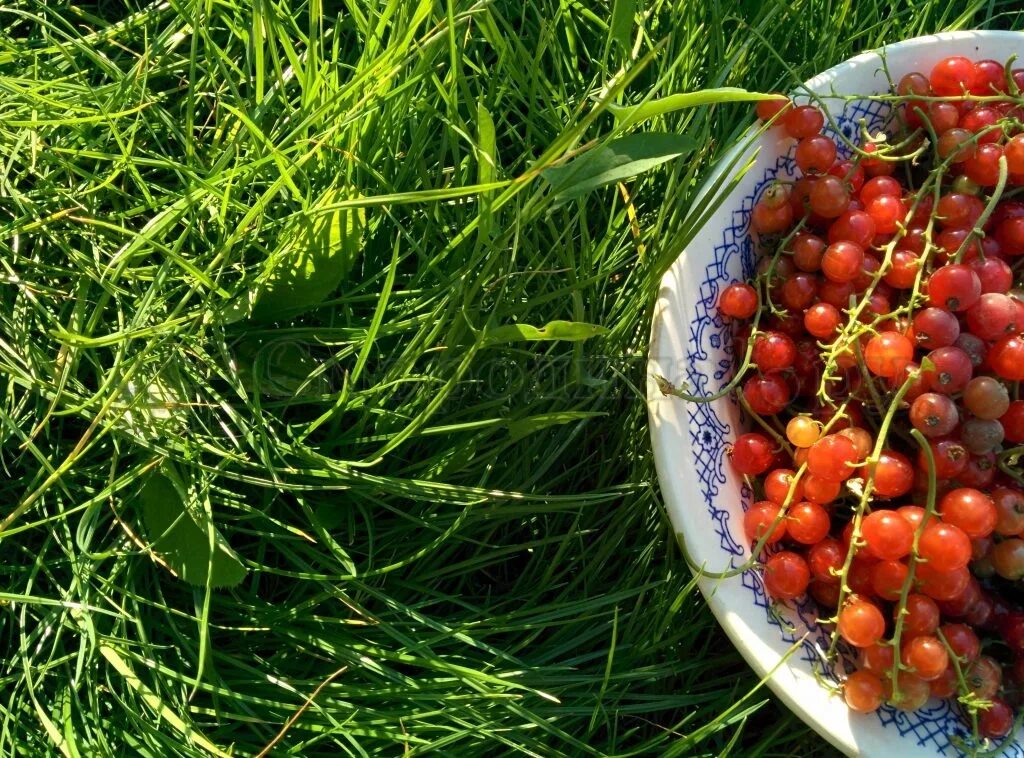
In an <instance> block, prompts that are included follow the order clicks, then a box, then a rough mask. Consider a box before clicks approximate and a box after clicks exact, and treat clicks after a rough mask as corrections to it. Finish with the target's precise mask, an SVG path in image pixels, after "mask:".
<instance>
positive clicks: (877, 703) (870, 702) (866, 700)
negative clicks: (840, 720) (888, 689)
mask: <svg viewBox="0 0 1024 758" xmlns="http://www.w3.org/2000/svg"><path fill="white" fill-rule="evenodd" d="M884 698H885V687H883V686H882V680H881V679H880V678H879V677H878V676H877V675H876V674H873V673H871V672H870V671H854V672H852V673H851V674H850V675H849V676H848V677H846V681H845V682H844V683H843V699H844V700H845V701H846V704H847V705H848V706H849V707H850V710H851V711H854V712H856V713H873V712H875V711H877V710H878V709H879V708H880V707H881V705H882V701H883V700H884Z"/></svg>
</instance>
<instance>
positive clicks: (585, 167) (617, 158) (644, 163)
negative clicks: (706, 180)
mask: <svg viewBox="0 0 1024 758" xmlns="http://www.w3.org/2000/svg"><path fill="white" fill-rule="evenodd" d="M696 146H697V143H696V142H695V141H694V140H693V139H692V138H691V137H687V136H686V135H685V134H667V133H663V132H644V133H641V134H630V135H629V136H627V137H620V138H618V139H614V140H612V141H611V142H609V143H608V144H606V145H602V146H601V147H599V148H596V149H594V150H591V151H590V152H587V153H583V155H580V156H579V157H577V158H575V159H573V160H571V161H569V162H568V163H567V164H565V165H564V166H554V167H552V168H549V169H545V170H544V171H543V172H542V173H541V175H542V176H543V177H544V178H545V179H547V180H548V181H549V182H550V183H551V187H552V189H553V190H554V193H555V195H556V197H557V198H558V199H559V200H561V201H565V200H570V199H572V198H575V197H579V196H581V195H584V194H586V193H587V192H590V191H591V190H593V189H597V188H598V187H601V186H603V185H605V184H611V183H612V182H621V181H622V180H624V179H628V178H630V177H632V176H636V175H637V174H642V173H643V172H645V171H650V170H651V169H652V168H654V167H655V166H658V165H660V164H662V163H664V162H665V161H670V160H672V159H673V158H678V157H679V156H680V155H684V154H685V153H688V152H690V151H691V150H693V149H694V148H695V147H696Z"/></svg>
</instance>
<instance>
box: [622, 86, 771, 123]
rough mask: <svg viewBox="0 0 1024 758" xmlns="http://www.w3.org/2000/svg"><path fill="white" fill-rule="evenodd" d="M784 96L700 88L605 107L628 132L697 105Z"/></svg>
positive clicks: (723, 88) (736, 89)
mask: <svg viewBox="0 0 1024 758" xmlns="http://www.w3.org/2000/svg"><path fill="white" fill-rule="evenodd" d="M784 97H785V96H784V95H778V94H773V93H770V92H749V91H747V90H745V89H741V88H740V87H716V88H715V89H702V90H698V91H697V92H683V93H680V94H678V95H669V96H668V97H662V98H659V99H657V100H648V101H647V102H646V103H641V104H640V105H614V104H611V105H609V106H608V110H609V111H610V112H611V114H612V115H613V116H615V120H616V121H617V122H618V126H619V128H620V129H628V128H629V127H631V126H634V125H636V124H639V123H640V122H641V121H646V120H648V119H650V118H654V117H655V116H663V115H664V114H666V113H672V112H673V111H678V110H682V109H683V108H694V107H696V106H698V105H714V104H716V103H735V102H742V101H748V100H772V99H777V98H784Z"/></svg>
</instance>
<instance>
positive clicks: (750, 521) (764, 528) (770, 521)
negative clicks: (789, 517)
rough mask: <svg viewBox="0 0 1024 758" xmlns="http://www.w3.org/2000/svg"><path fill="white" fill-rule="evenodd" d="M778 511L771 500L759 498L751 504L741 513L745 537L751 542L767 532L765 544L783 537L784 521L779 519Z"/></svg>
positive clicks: (771, 543)
mask: <svg viewBox="0 0 1024 758" xmlns="http://www.w3.org/2000/svg"><path fill="white" fill-rule="evenodd" d="M780 511H781V509H780V508H779V506H778V505H776V504H775V503H773V502H772V501H771V500H760V501H758V502H756V503H754V504H753V505H751V506H750V507H749V508H748V509H747V511H746V513H744V514H743V532H744V534H746V535H747V539H748V540H750V541H751V542H752V543H753V542H757V541H758V540H759V539H761V538H762V537H764V536H765V535H766V534H767V535H768V537H767V539H765V544H768V545H773V544H775V543H776V542H778V541H779V540H781V539H782V538H783V537H785V536H786V521H785V519H781V520H779V512H780ZM777 520H778V523H776V521H777Z"/></svg>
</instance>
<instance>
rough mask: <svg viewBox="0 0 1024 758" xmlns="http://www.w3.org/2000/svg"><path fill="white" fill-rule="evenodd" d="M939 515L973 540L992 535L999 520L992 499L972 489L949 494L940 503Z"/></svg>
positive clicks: (958, 490)
mask: <svg viewBox="0 0 1024 758" xmlns="http://www.w3.org/2000/svg"><path fill="white" fill-rule="evenodd" d="M939 513H940V514H942V520H943V521H945V522H946V523H947V524H953V525H955V526H958V527H960V529H961V530H963V532H964V534H966V535H967V536H968V537H971V538H972V539H973V538H978V537H987V536H988V535H990V534H992V530H993V529H995V527H996V521H997V520H998V518H999V513H998V511H997V510H996V505H995V503H994V502H992V498H990V497H989V496H988V495H986V494H985V493H984V492H979V491H978V490H976V489H971V488H970V487H961V488H959V489H955V490H953V491H952V492H947V493H946V494H945V495H944V496H943V498H942V500H941V501H940V503H939Z"/></svg>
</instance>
